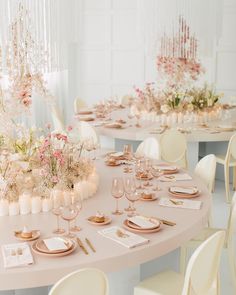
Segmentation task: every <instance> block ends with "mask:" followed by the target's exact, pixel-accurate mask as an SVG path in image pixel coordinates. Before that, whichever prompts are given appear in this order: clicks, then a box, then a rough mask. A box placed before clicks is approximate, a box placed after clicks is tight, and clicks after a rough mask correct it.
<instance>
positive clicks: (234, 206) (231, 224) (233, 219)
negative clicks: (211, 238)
mask: <svg viewBox="0 0 236 295" xmlns="http://www.w3.org/2000/svg"><path fill="white" fill-rule="evenodd" d="M235 223H236V192H235V193H234V196H233V198H232V202H231V207H230V213H229V219H228V227H227V237H226V243H227V246H229V245H230V243H232V244H231V245H233V236H234V229H235Z"/></svg>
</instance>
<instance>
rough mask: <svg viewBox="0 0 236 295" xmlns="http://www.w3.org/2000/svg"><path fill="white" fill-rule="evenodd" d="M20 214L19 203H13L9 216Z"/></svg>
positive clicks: (10, 205)
mask: <svg viewBox="0 0 236 295" xmlns="http://www.w3.org/2000/svg"><path fill="white" fill-rule="evenodd" d="M19 213H20V205H19V202H11V203H10V204H9V215H10V216H14V215H19Z"/></svg>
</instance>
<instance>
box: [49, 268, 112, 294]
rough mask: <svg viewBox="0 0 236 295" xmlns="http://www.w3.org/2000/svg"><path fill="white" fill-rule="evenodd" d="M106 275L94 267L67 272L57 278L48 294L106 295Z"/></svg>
mask: <svg viewBox="0 0 236 295" xmlns="http://www.w3.org/2000/svg"><path fill="white" fill-rule="evenodd" d="M108 292H109V286H108V280H107V277H106V275H105V274H104V273H103V272H102V271H100V270H98V269H95V268H84V269H80V270H77V271H75V272H72V273H70V274H68V275H67V276H65V277H63V278H62V279H61V280H59V281H58V282H57V283H56V284H55V285H54V286H53V287H52V289H51V290H50V292H49V295H75V294H81V295H85V294H89V295H108V294H109V293H108Z"/></svg>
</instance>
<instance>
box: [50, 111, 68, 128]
mask: <svg viewBox="0 0 236 295" xmlns="http://www.w3.org/2000/svg"><path fill="white" fill-rule="evenodd" d="M51 114H52V121H53V126H54V131H56V132H65V123H64V118H63V115H62V113H61V111H60V109H59V107H58V106H57V105H52V107H51Z"/></svg>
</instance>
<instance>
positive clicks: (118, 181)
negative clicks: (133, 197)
mask: <svg viewBox="0 0 236 295" xmlns="http://www.w3.org/2000/svg"><path fill="white" fill-rule="evenodd" d="M111 194H112V196H113V198H115V199H116V210H115V211H113V212H112V214H114V215H121V214H123V212H122V211H121V210H119V208H118V200H119V199H120V198H121V197H123V195H124V184H123V180H122V178H119V177H116V178H113V179H112V186H111Z"/></svg>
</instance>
